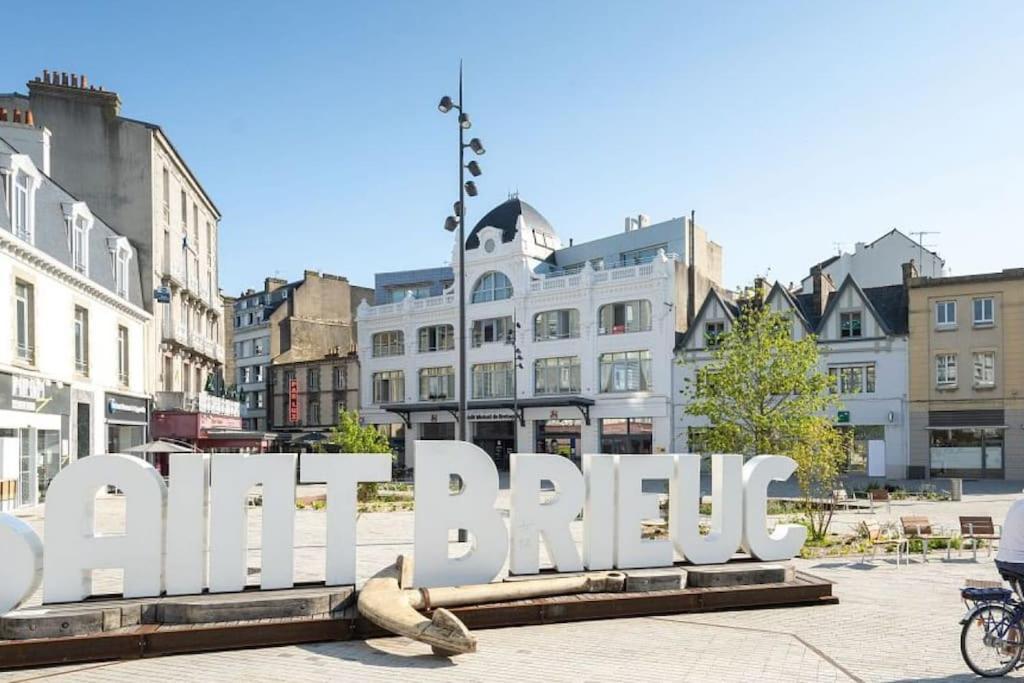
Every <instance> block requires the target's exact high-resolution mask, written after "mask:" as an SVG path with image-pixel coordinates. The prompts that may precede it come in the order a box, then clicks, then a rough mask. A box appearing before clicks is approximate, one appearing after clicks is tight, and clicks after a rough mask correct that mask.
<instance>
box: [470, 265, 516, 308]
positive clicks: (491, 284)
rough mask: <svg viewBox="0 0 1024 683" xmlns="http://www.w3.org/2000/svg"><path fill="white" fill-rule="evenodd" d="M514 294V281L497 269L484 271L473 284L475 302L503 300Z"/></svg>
mask: <svg viewBox="0 0 1024 683" xmlns="http://www.w3.org/2000/svg"><path fill="white" fill-rule="evenodd" d="M511 296H512V282H510V281H509V279H508V277H507V276H506V275H505V274H504V273H499V272H498V271H496V270H492V271H490V272H487V273H484V274H483V275H481V276H480V279H479V280H477V281H476V284H475V285H474V286H473V303H475V304H479V303H483V302H485V301H501V300H502V299H508V298H511Z"/></svg>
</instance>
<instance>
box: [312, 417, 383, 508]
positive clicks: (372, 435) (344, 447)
mask: <svg viewBox="0 0 1024 683" xmlns="http://www.w3.org/2000/svg"><path fill="white" fill-rule="evenodd" d="M327 443H328V444H331V445H332V446H335V447H336V448H337V449H338V451H340V452H342V453H391V444H390V443H388V439H387V437H386V436H384V435H383V434H381V433H380V432H379V431H378V430H377V428H376V427H374V426H373V425H363V424H360V423H359V413H357V412H355V411H354V410H353V411H350V410H345V409H344V408H342V409H341V410H339V411H338V424H337V425H336V426H334V427H331V432H330V434H328V435H327ZM377 488H378V484H377V482H362V483H360V484H359V494H358V495H359V500H361V501H367V500H372V499H373V498H376V497H377Z"/></svg>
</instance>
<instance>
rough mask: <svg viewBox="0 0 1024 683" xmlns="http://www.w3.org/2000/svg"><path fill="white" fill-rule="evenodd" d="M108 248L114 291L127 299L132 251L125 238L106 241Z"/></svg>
mask: <svg viewBox="0 0 1024 683" xmlns="http://www.w3.org/2000/svg"><path fill="white" fill-rule="evenodd" d="M107 244H108V245H109V247H110V259H111V265H112V267H113V271H114V291H115V292H117V295H118V296H120V297H123V298H125V299H127V298H128V282H129V275H128V273H129V270H128V262H129V261H131V258H132V249H131V246H130V245H129V244H128V239H127V238H126V237H114V238H110V239H108V240H107Z"/></svg>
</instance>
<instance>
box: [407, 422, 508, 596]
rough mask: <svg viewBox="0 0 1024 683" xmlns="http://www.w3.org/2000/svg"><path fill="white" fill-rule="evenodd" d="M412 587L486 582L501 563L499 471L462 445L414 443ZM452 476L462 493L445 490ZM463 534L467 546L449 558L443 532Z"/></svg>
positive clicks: (503, 532)
mask: <svg viewBox="0 0 1024 683" xmlns="http://www.w3.org/2000/svg"><path fill="white" fill-rule="evenodd" d="M415 447H416V485H415V486H416V493H415V495H416V518H415V537H416V538H415V544H414V549H415V556H414V557H415V560H416V561H415V563H414V564H413V572H414V583H415V584H416V586H417V587H420V588H433V587H436V586H459V585H466V584H473V583H487V582H489V581H491V580H492V579H494V577H495V576H497V575H498V572H500V571H501V567H502V565H504V564H505V556H506V555H507V553H508V529H506V528H505V522H504V520H503V519H502V518H501V515H500V514H499V513H498V511H497V510H496V509H495V508H494V503H495V501H496V499H497V497H498V470H497V468H496V467H495V466H494V461H493V460H491V456H489V455H487V453H486V452H485V451H483V450H482V449H480V448H478V447H477V446H474V445H473V444H471V443H466V442H465V441H416V443H415ZM451 475H457V476H458V477H459V478H460V479H461V480H462V490H461V491H459V492H458V493H452V492H451V491H449V482H450V481H451ZM451 529H465V530H466V531H468V532H469V533H470V534H472V545H471V547H470V549H469V551H468V552H466V554H465V555H462V556H461V557H457V558H449V557H448V532H449V530H451Z"/></svg>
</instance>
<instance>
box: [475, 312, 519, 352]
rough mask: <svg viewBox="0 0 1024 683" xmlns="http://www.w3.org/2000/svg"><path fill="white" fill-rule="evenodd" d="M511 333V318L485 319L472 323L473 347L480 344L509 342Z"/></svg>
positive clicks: (507, 316) (508, 316)
mask: <svg viewBox="0 0 1024 683" xmlns="http://www.w3.org/2000/svg"><path fill="white" fill-rule="evenodd" d="M511 332H512V316H510V315H506V316H503V317H501V318H486V319H484V320H474V321H473V346H480V345H481V344H491V343H495V342H497V343H502V344H505V343H507V342H508V341H509V339H510V337H509V335H510V334H511Z"/></svg>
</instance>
